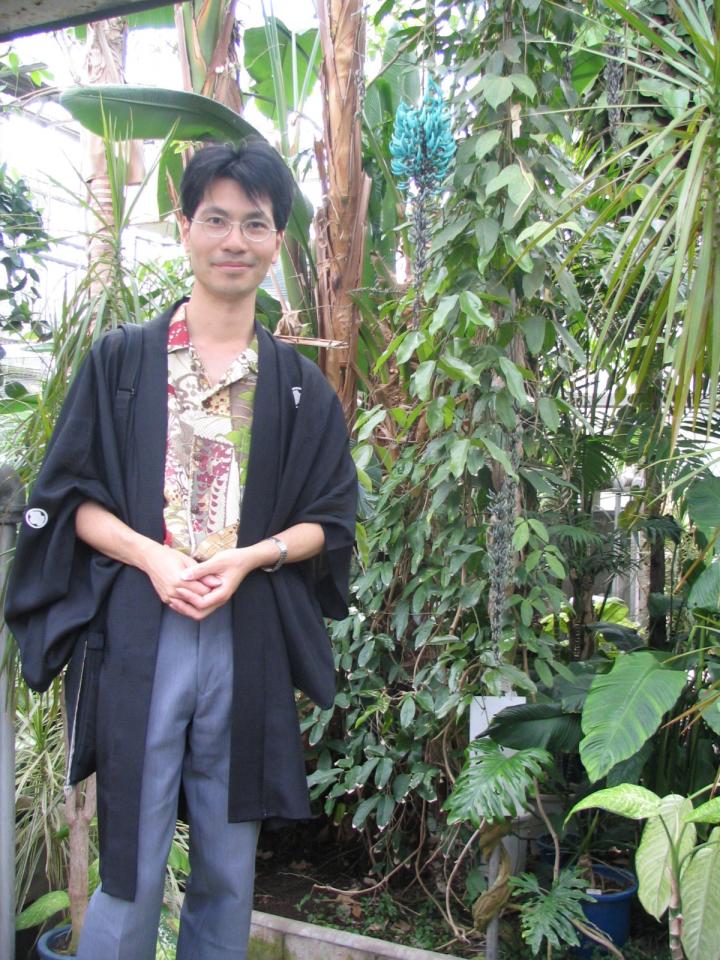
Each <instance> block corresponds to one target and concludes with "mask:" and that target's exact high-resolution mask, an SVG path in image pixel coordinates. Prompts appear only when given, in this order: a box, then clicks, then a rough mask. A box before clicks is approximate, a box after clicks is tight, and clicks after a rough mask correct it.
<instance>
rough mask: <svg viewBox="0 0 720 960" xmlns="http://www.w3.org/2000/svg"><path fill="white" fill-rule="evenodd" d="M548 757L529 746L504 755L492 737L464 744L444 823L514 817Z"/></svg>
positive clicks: (545, 751) (446, 805)
mask: <svg viewBox="0 0 720 960" xmlns="http://www.w3.org/2000/svg"><path fill="white" fill-rule="evenodd" d="M551 762H552V758H551V756H550V754H549V753H548V752H547V750H541V749H539V748H537V747H531V748H528V749H527V750H518V752H517V753H514V754H513V755H512V756H507V755H506V754H504V753H503V751H502V749H501V748H500V747H499V746H498V745H497V744H496V743H493V741H492V740H488V739H487V738H486V737H480V738H479V739H478V740H473V742H472V743H471V744H470V746H469V747H468V751H467V759H466V761H465V765H464V766H463V768H462V770H461V772H460V776H459V777H458V778H457V780H456V781H455V786H454V787H453V791H452V793H451V794H450V796H449V797H448V798H447V800H446V801H445V806H444V808H443V809H444V810H445V811H446V812H447V814H448V823H458V822H459V821H462V820H467V821H469V822H470V823H472V824H473V825H474V826H475V827H476V828H477V827H479V826H480V823H481V822H482V821H483V820H485V821H487V822H488V823H492V822H494V821H496V820H504V819H506V818H507V817H515V816H517V815H518V814H519V813H520V812H522V811H523V810H524V809H525V808H526V806H527V803H526V797H527V795H528V792H529V791H530V790H531V789H532V788H533V780H534V778H536V777H539V776H541V775H542V772H543V767H544V766H547V765H549V764H550V763H551Z"/></svg>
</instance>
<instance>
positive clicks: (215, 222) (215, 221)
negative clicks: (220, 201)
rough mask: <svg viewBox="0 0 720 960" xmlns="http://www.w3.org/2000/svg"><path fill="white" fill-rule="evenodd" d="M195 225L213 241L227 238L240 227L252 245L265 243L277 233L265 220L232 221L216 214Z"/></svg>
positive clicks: (197, 221) (194, 221)
mask: <svg viewBox="0 0 720 960" xmlns="http://www.w3.org/2000/svg"><path fill="white" fill-rule="evenodd" d="M192 222H193V223H199V224H200V226H201V227H202V228H203V230H204V231H205V233H206V234H207V236H208V237H212V238H213V240H221V239H222V238H223V237H227V236H228V235H229V234H230V231H231V230H232V228H233V227H234V226H238V227H240V232H241V233H242V235H243V236H244V237H245V239H246V240H250V241H251V242H252V243H263V241H265V240H267V239H268V237H269V236H270V234H271V233H277V230H275V229H273V227H269V226H268V225H267V224H266V223H265V221H264V220H244V221H243V220H230V218H229V217H223V216H220V215H219V214H217V213H215V214H213V215H212V216H211V217H206V218H205V220H193V221H192Z"/></svg>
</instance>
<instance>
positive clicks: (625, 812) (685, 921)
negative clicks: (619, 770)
mask: <svg viewBox="0 0 720 960" xmlns="http://www.w3.org/2000/svg"><path fill="white" fill-rule="evenodd" d="M710 789H714V785H713V787H712V788H711V787H707V788H705V790H704V791H700V793H704V792H707V791H708V790H710ZM595 807H599V808H601V809H603V810H607V811H609V812H610V813H614V814H617V815H619V816H621V817H629V818H631V819H633V820H647V824H646V825H645V829H644V830H643V834H642V839H641V841H640V846H639V847H638V850H637V854H636V856H635V866H636V870H637V875H638V881H639V890H638V895H639V898H640V902H641V903H642V905H643V907H644V908H645V910H646V911H647V912H648V913H649V914H651V915H652V916H654V917H655V919H656V920H661V919H662V917H663V916H664V915H665V913H666V912H667V914H668V930H669V936H670V953H671V956H672V958H673V960H683V958H687V960H717V958H718V957H720V827H715V828H714V829H713V830H711V831H710V833H709V835H707V836H706V837H705V839H702V837H700V838H699V837H698V831H697V828H696V826H695V825H696V824H700V825H704V824H717V823H720V800H718V798H714V799H711V800H708V801H707V802H705V803H703V804H701V805H700V806H698V807H695V808H694V807H693V804H692V798H690V799H688V798H686V797H683V796H681V795H679V794H669V795H668V796H666V797H659V796H658V795H657V794H655V793H653V792H652V791H650V790H646V789H645V788H644V787H639V786H636V785H633V784H628V783H622V784H618V785H617V786H615V787H608V788H606V789H605V790H599V791H597V792H596V793H593V794H591V795H590V796H589V797H585V798H584V799H583V800H581V801H580V802H579V803H577V804H575V806H574V807H573V808H572V810H571V811H570V813H569V814H568V819H569V818H570V817H572V816H573V815H574V814H575V813H577V812H579V811H580V810H587V809H591V808H595ZM700 829H701V830H703V827H702V826H701V828H700ZM698 840H699V842H698Z"/></svg>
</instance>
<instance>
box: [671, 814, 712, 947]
mask: <svg viewBox="0 0 720 960" xmlns="http://www.w3.org/2000/svg"><path fill="white" fill-rule="evenodd" d="M680 902H681V903H682V912H683V927H682V945H683V949H684V950H685V954H686V956H687V958H688V960H719V958H720V827H716V828H715V829H714V830H713V832H712V833H711V834H710V839H709V845H708V846H707V847H701V848H700V849H699V850H698V851H697V853H695V854H694V855H693V858H692V860H691V861H690V863H689V864H688V865H687V867H686V869H685V870H684V872H683V874H682V876H681V878H680Z"/></svg>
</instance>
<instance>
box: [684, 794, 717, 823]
mask: <svg viewBox="0 0 720 960" xmlns="http://www.w3.org/2000/svg"><path fill="white" fill-rule="evenodd" d="M685 822H686V823H720V797H713V799H712V800H708V801H707V803H702V804H700V806H699V807H695V809H694V810H693V811H692V812H691V813H688V814H687V815H686V817H685Z"/></svg>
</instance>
